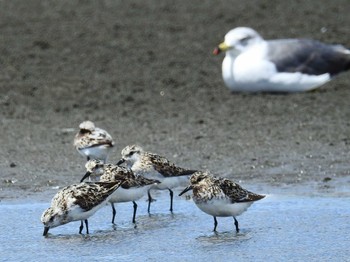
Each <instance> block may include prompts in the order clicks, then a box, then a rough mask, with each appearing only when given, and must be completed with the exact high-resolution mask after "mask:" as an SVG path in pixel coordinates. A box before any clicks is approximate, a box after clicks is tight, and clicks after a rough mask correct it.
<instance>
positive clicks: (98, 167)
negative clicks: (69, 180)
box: [80, 159, 160, 224]
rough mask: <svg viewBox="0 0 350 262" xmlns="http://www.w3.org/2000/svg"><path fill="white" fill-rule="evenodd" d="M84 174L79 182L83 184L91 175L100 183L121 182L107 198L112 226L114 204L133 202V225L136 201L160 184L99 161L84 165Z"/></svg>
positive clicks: (125, 169) (114, 212) (128, 170)
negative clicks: (97, 176) (98, 177)
mask: <svg viewBox="0 0 350 262" xmlns="http://www.w3.org/2000/svg"><path fill="white" fill-rule="evenodd" d="M85 167H86V170H87V172H86V174H85V176H84V177H83V178H82V179H81V181H80V182H83V181H84V179H86V178H87V177H89V176H90V175H91V174H94V175H99V176H100V182H119V181H122V184H121V185H120V187H119V189H118V190H116V191H115V192H114V193H113V194H112V196H111V197H110V198H109V202H110V203H111V206H112V210H113V217H112V223H113V224H114V218H115V214H116V210H115V207H114V203H121V202H131V201H132V202H133V205H134V213H133V217H132V222H133V223H134V224H135V223H136V220H135V217H136V210H137V204H136V202H135V201H136V200H139V199H140V198H141V197H143V196H144V195H146V193H147V192H148V190H149V189H150V188H151V187H152V186H153V185H157V184H159V183H160V181H158V180H154V179H147V178H145V177H143V176H141V175H135V174H134V172H133V171H132V170H131V169H128V168H125V167H121V166H117V165H113V164H104V163H103V162H102V161H101V160H96V159H93V160H90V161H88V162H87V163H86V164H85Z"/></svg>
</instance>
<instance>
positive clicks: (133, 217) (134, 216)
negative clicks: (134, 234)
mask: <svg viewBox="0 0 350 262" xmlns="http://www.w3.org/2000/svg"><path fill="white" fill-rule="evenodd" d="M132 202H133V204H134V214H133V216H132V222H133V223H134V224H135V223H136V219H135V218H136V210H137V204H136V202H135V201H132Z"/></svg>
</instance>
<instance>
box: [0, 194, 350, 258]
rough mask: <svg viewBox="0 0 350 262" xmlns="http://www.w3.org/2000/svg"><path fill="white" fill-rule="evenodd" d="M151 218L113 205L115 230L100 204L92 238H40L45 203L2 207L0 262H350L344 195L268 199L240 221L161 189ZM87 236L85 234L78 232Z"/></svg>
mask: <svg viewBox="0 0 350 262" xmlns="http://www.w3.org/2000/svg"><path fill="white" fill-rule="evenodd" d="M157 199H158V200H157V201H156V202H155V203H153V205H152V213H153V215H152V216H148V214H147V211H146V210H147V203H146V202H145V199H142V200H141V201H139V202H138V204H139V210H138V216H137V222H138V223H137V225H138V226H137V228H136V229H135V228H134V226H133V224H132V223H131V218H132V204H131V203H125V204H119V205H117V219H116V222H117V227H116V228H113V227H112V225H111V224H110V220H111V208H110V206H106V207H104V208H102V209H101V210H100V211H98V212H97V213H96V214H95V216H93V217H91V218H90V219H89V228H90V235H89V236H84V235H79V234H78V227H79V225H80V222H72V223H69V224H67V225H64V226H60V227H57V228H54V229H51V230H50V235H49V237H47V238H44V237H43V236H42V233H43V226H42V224H41V222H40V216H41V213H42V212H43V210H44V209H45V208H47V207H48V205H49V203H45V204H42V203H27V204H22V203H21V204H14V203H0V232H1V234H0V260H1V261H199V260H204V259H206V260H207V261H350V224H349V221H350V198H348V197H344V198H336V197H319V196H318V197H305V196H302V197H301V196H299V197H298V196H293V195H290V196H289V195H271V196H268V197H267V198H266V199H263V200H261V201H259V202H257V203H255V204H253V205H252V206H251V207H250V209H249V210H248V211H247V212H246V213H244V214H243V215H242V216H240V217H238V221H239V223H240V228H241V233H239V234H236V233H235V231H234V226H233V221H232V218H218V222H219V225H218V234H215V233H213V232H212V229H213V218H212V217H211V216H209V215H206V214H204V213H202V212H201V211H200V210H199V209H198V208H197V207H196V206H195V205H194V203H193V202H192V201H186V200H185V199H184V198H179V197H175V202H174V209H175V212H174V214H173V215H172V214H170V213H169V212H168V211H167V210H168V204H169V198H168V194H167V192H165V191H164V192H162V193H161V194H160V195H158V196H157ZM84 232H85V231H84Z"/></svg>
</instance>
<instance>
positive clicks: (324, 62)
mask: <svg viewBox="0 0 350 262" xmlns="http://www.w3.org/2000/svg"><path fill="white" fill-rule="evenodd" d="M220 52H225V53H226V54H225V58H224V60H223V62H222V77H223V79H224V82H225V84H226V86H227V87H228V88H229V89H230V90H232V91H234V92H303V91H309V90H313V89H315V88H317V87H319V86H321V85H323V84H325V83H326V82H328V81H330V80H331V79H332V77H334V76H335V75H337V74H339V73H341V72H343V71H346V70H349V69H350V50H349V49H347V48H345V47H343V46H342V45H329V44H324V43H321V42H319V41H316V40H312V39H275V40H264V39H263V38H262V37H261V36H260V35H259V34H258V33H257V32H256V31H255V30H253V29H251V28H248V27H237V28H234V29H232V30H231V31H229V32H228V33H227V34H226V35H225V41H224V42H223V43H221V44H220V45H219V46H218V47H217V48H215V50H214V54H215V55H217V54H219V53H220Z"/></svg>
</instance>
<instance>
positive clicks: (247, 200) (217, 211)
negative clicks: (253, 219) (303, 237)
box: [179, 171, 265, 233]
mask: <svg viewBox="0 0 350 262" xmlns="http://www.w3.org/2000/svg"><path fill="white" fill-rule="evenodd" d="M189 190H193V201H194V202H195V204H196V205H197V207H198V208H199V209H200V210H202V211H203V212H205V213H207V214H209V215H212V216H213V217H214V231H216V227H217V224H218V222H217V220H216V217H229V216H232V217H233V219H234V221H235V222H234V224H235V226H236V232H237V233H238V232H239V228H238V221H237V219H236V216H239V215H241V214H242V213H243V212H245V211H246V210H247V209H248V207H249V206H250V205H251V204H253V202H255V201H257V200H260V199H262V198H264V197H265V196H264V195H259V194H255V193H252V192H250V191H248V190H246V189H243V188H242V187H241V186H240V185H238V184H237V183H235V182H232V181H231V180H228V179H226V178H217V177H214V176H212V175H210V174H209V173H208V172H200V171H199V172H196V173H194V174H193V175H192V176H191V178H190V185H189V186H188V187H186V188H185V189H184V190H183V191H182V192H181V193H180V194H179V196H181V195H182V194H184V193H185V192H187V191H189Z"/></svg>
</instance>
